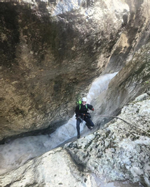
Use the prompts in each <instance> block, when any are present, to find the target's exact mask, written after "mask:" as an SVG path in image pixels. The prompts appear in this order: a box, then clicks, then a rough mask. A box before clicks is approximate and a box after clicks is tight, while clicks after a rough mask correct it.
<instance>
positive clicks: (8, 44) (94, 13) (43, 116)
mask: <svg viewBox="0 0 150 187" xmlns="http://www.w3.org/2000/svg"><path fill="white" fill-rule="evenodd" d="M73 2H76V1H68V3H69V4H67V2H66V1H56V2H51V1H49V2H47V1H45V2H42V1H11V2H9V1H5V0H3V1H1V3H0V7H1V8H0V38H1V39H0V47H1V51H0V57H1V61H0V71H1V74H0V106H1V108H0V110H1V111H0V112H1V114H0V124H1V126H0V140H4V139H5V138H7V137H11V136H14V135H21V134H22V135H23V133H27V132H28V134H34V133H42V132H43V133H44V130H43V131H42V129H46V132H53V131H54V130H55V129H56V128H57V127H59V126H60V125H62V124H63V123H65V122H66V121H67V120H68V119H69V118H70V117H71V116H72V115H73V113H74V107H75V105H76V101H77V99H78V98H79V97H80V96H82V95H86V93H87V91H88V89H89V85H90V84H91V82H92V81H93V80H94V78H96V77H98V76H99V75H101V74H105V73H109V72H116V71H120V69H121V68H122V67H123V66H124V65H125V64H126V61H129V60H131V59H132V57H133V56H134V53H135V51H137V50H138V49H139V48H141V46H142V45H144V44H146V43H147V42H148V41H149V2H148V1H146V0H145V1H144V0H143V1H138V2H136V1H134V0H132V1H127V0H126V1H120V0H117V1H107V2H105V1H104V0H99V1H81V2H80V3H79V2H78V6H73V5H75V3H73ZM88 2H89V3H88ZM51 3H52V4H53V6H54V8H55V10H57V11H52V9H50V7H52V6H51V5H52V4H51ZM60 3H61V6H60ZM65 3H66V4H65ZM71 3H72V6H71ZM76 3H77V2H76ZM64 6H65V7H64ZM60 7H61V10H63V12H61V11H60V9H59V8H60ZM62 7H64V8H62ZM67 7H72V8H70V9H68V8H67ZM68 10H69V11H68ZM56 12H57V13H56ZM135 66H136V63H135ZM127 71H129V70H128V69H127ZM121 76H122V75H121ZM126 76H128V74H127V73H126ZM135 95H136V94H135ZM124 103H125V102H124ZM117 106H118V105H117ZM38 130H39V131H38Z"/></svg>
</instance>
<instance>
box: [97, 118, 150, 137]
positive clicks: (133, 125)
mask: <svg viewBox="0 0 150 187" xmlns="http://www.w3.org/2000/svg"><path fill="white" fill-rule="evenodd" d="M99 116H100V117H112V118H117V119H120V120H122V121H123V122H125V123H127V124H128V125H130V126H134V127H136V128H137V129H139V130H141V131H143V132H144V133H146V134H148V135H149V136H150V133H148V132H146V131H144V130H143V129H141V128H139V127H137V126H136V125H133V124H131V123H129V122H128V121H126V120H124V119H122V118H120V117H118V116H107V115H99Z"/></svg>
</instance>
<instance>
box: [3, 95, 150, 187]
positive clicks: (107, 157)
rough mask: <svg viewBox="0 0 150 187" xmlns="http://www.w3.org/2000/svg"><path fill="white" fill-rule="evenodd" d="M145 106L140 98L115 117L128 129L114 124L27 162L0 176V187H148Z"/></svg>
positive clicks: (149, 99)
mask: <svg viewBox="0 0 150 187" xmlns="http://www.w3.org/2000/svg"><path fill="white" fill-rule="evenodd" d="M149 103H150V96H149V95H148V94H147V93H145V94H143V95H141V96H139V97H138V98H136V99H135V100H134V101H133V102H131V103H129V104H128V105H127V106H125V107H124V108H123V109H122V112H121V114H120V115H119V116H118V117H119V118H120V119H123V120H125V121H126V123H125V122H124V121H122V120H120V119H114V120H112V121H111V122H110V123H108V124H107V125H106V126H105V127H104V128H103V129H100V130H98V131H97V132H94V133H93V134H90V135H88V136H85V137H82V138H80V139H78V140H77V141H75V142H72V143H68V144H66V145H65V146H64V148H57V149H54V150H53V151H50V152H47V153H45V154H44V155H42V156H40V157H38V158H35V159H33V160H31V161H28V162H27V163H26V164H24V165H23V166H21V167H20V168H18V169H16V170H13V171H11V172H8V173H6V174H4V175H1V176H0V186H2V187H4V186H11V187H13V186H14V187H15V186H18V187H19V186H29V185H30V186H37V187H38V186H60V185H61V186H64V187H66V186H68V187H69V186H74V187H75V186H76V187H77V186H86V187H89V186H92V187H99V186H103V187H105V186H106V187H107V186H108V187H110V186H111V187H113V186H119V187H124V186H126V187H133V186H136V187H138V186H139V187H140V186H141V187H142V186H144V187H149V186H150V180H149V176H150V173H149V172H150V126H149V125H150V118H149V113H150V104H149ZM143 108H144V110H143ZM145 109H146V112H145ZM128 123H129V124H128ZM112 181H124V182H114V183H113V182H112ZM125 181H126V182H125ZM128 181H129V182H128ZM109 182H110V183H109ZM133 183H134V184H133Z"/></svg>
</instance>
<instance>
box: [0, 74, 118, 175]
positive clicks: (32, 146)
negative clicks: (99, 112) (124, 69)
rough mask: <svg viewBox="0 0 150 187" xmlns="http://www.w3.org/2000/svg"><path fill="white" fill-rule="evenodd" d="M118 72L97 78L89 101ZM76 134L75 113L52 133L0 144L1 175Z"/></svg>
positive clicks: (81, 126) (96, 95) (102, 89)
mask: <svg viewBox="0 0 150 187" xmlns="http://www.w3.org/2000/svg"><path fill="white" fill-rule="evenodd" d="M116 74H117V73H113V74H107V75H103V76H101V77H99V78H97V79H95V81H94V82H93V83H92V85H91V88H90V90H89V93H88V95H87V100H88V103H90V102H91V101H92V99H93V98H96V97H98V96H99V94H100V93H101V92H103V91H104V90H106V89H107V87H108V84H109V82H110V80H111V79H112V78H113V77H114V76H115V75H116ZM84 128H86V126H85V123H83V124H81V125H80V130H81V132H82V131H83V130H84ZM76 134H77V132H76V119H75V115H74V116H73V117H72V118H70V120H69V121H68V122H67V123H66V124H64V125H63V126H61V127H59V128H58V129H57V130H56V131H55V132H54V133H52V134H50V135H38V136H30V137H24V138H18V139H16V140H14V141H12V142H10V143H8V144H5V145H0V150H1V152H0V158H1V159H0V175H1V174H3V173H5V172H7V171H9V170H12V169H14V168H16V167H19V166H20V165H23V164H24V163H25V162H26V161H27V160H29V159H31V158H34V157H36V156H40V155H41V154H43V153H45V152H47V151H50V150H51V149H53V148H55V147H57V146H58V145H60V144H62V143H63V142H65V141H67V140H69V139H71V138H72V137H74V136H76Z"/></svg>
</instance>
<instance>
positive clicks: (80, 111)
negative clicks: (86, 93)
mask: <svg viewBox="0 0 150 187" xmlns="http://www.w3.org/2000/svg"><path fill="white" fill-rule="evenodd" d="M86 106H87V107H86ZM88 109H90V110H92V109H93V106H92V105H89V104H86V105H83V104H81V105H78V106H77V107H76V109H75V113H76V118H77V123H76V127H77V134H78V138H80V123H81V122H82V120H84V121H85V122H86V126H87V127H88V128H89V129H92V128H93V127H94V123H93V122H92V121H91V119H90V118H91V116H90V114H89V113H88Z"/></svg>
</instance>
